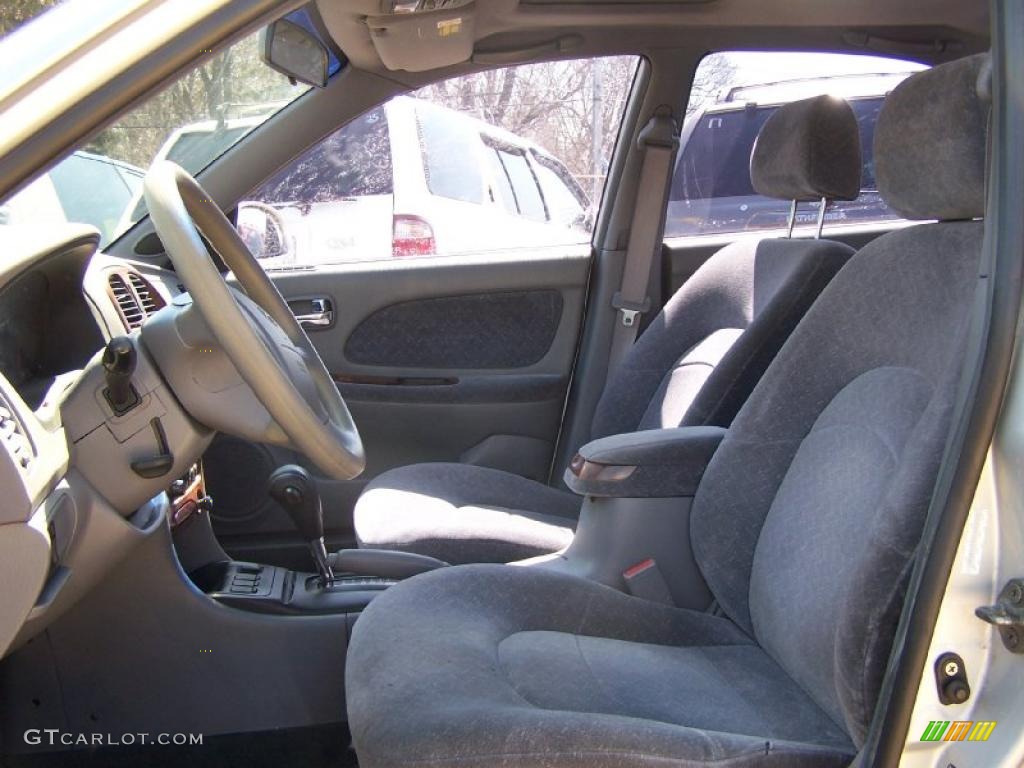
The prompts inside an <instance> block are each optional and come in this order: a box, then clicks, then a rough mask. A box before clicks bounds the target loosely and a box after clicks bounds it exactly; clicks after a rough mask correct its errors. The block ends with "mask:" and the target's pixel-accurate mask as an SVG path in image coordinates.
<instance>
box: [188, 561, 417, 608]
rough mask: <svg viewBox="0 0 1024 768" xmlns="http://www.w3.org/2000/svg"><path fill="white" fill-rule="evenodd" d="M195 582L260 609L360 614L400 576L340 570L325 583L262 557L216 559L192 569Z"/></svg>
mask: <svg viewBox="0 0 1024 768" xmlns="http://www.w3.org/2000/svg"><path fill="white" fill-rule="evenodd" d="M190 576H191V578H192V581H193V583H194V584H195V585H196V586H197V587H199V588H200V589H201V590H202V591H203V592H205V593H206V594H207V595H208V596H209V597H211V598H213V599H214V600H216V601H217V602H219V603H222V604H223V605H228V606H231V607H232V608H238V609H241V610H243V611H254V612H256V613H271V614H279V615H282V614H283V615H287V614H301V615H308V614H325V613H331V614H333V613H347V614H358V613H359V612H361V611H362V610H363V609H364V608H366V606H367V605H369V604H370V601H371V600H373V598H374V597H376V596H377V595H378V594H380V593H381V592H382V591H383V590H385V589H387V588H388V587H390V586H391V585H393V584H396V583H397V582H396V581H395V580H393V579H384V578H380V577H376V576H357V575H339V576H336V577H335V578H334V579H333V580H332V581H331V583H330V584H329V585H328V586H327V587H325V586H324V585H323V584H322V582H321V581H320V577H319V576H315V575H313V574H308V573H301V572H299V571H290V570H287V569H285V568H278V567H276V566H273V565H260V564H258V563H238V562H233V561H229V562H220V563H210V564H209V565H205V566H203V567H202V568H200V569H198V570H196V571H194V572H192V573H191V574H190Z"/></svg>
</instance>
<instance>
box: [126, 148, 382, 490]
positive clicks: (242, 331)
mask: <svg viewBox="0 0 1024 768" xmlns="http://www.w3.org/2000/svg"><path fill="white" fill-rule="evenodd" d="M145 196H146V204H147V206H148V207H149V211H150V214H151V216H152V219H153V223H154V226H155V227H156V230H157V234H158V235H159V236H160V239H161V241H162V242H163V244H164V247H165V248H166V249H167V253H168V256H170V259H171V262H172V263H173V264H174V268H175V271H176V272H177V273H178V276H179V277H180V278H181V280H182V282H183V283H184V284H185V287H186V288H187V289H188V291H189V294H190V295H191V298H192V302H193V305H194V307H195V308H196V309H198V311H199V312H200V313H201V315H202V317H203V319H204V320H205V324H206V326H208V329H209V333H210V334H211V335H212V336H213V338H214V339H215V340H216V342H217V345H218V346H219V348H220V349H222V350H223V352H224V354H225V355H226V357H227V359H228V360H230V363H231V364H232V365H233V366H234V368H235V369H236V371H237V373H238V375H239V376H240V377H241V379H242V380H243V381H244V382H245V384H246V385H247V386H248V388H249V389H250V390H251V391H252V393H253V395H254V396H255V399H256V400H258V401H259V403H260V404H262V406H263V407H264V408H265V409H266V412H267V413H268V414H269V416H270V417H271V418H272V420H273V422H274V424H271V425H266V428H263V427H254V426H253V425H252V424H242V423H238V426H237V431H236V434H237V433H241V434H242V435H243V436H250V435H252V434H253V432H254V431H256V432H259V434H263V435H266V438H265V439H266V440H267V441H268V442H279V440H278V439H276V438H279V437H280V435H279V434H278V432H277V430H275V429H273V427H274V426H279V430H280V431H283V433H284V435H285V436H287V439H288V442H289V443H291V445H292V446H293V447H294V448H296V449H297V450H298V451H299V452H301V453H304V454H305V455H306V456H307V457H308V458H309V459H310V460H311V461H312V462H313V463H315V464H316V465H317V466H318V467H319V468H320V469H321V470H322V471H323V472H324V473H325V474H326V475H328V476H329V477H332V478H336V479H339V480H347V479H351V478H353V477H355V476H357V475H358V474H359V473H360V472H362V470H363V468H364V466H365V455H364V452H363V446H362V441H361V439H360V437H359V430H358V429H357V428H356V425H355V422H354V421H353V420H352V415H351V414H350V413H349V410H348V407H347V406H346V405H345V401H344V400H343V399H342V397H341V393H340V392H339V391H338V389H337V387H336V386H334V384H333V382H332V380H331V376H330V374H329V373H328V371H327V369H326V367H325V366H324V364H323V361H322V360H321V359H320V355H319V354H318V353H317V351H316V348H315V347H314V346H313V344H312V343H311V342H310V340H309V337H308V336H307V335H306V332H305V331H304V330H303V329H302V326H300V325H299V323H298V322H297V321H296V320H295V317H294V315H292V313H291V310H290V309H289V308H288V304H287V302H285V300H284V299H283V298H282V296H281V294H280V293H279V292H278V290H277V288H276V287H275V286H274V284H273V283H272V282H271V280H270V279H269V278H268V277H267V275H266V273H265V272H264V271H263V269H262V268H261V267H260V265H259V264H258V263H257V261H256V259H255V258H254V257H253V256H252V254H251V253H250V252H249V250H248V248H247V247H246V245H245V243H244V242H243V241H242V239H241V237H240V236H239V235H238V233H237V232H236V231H235V229H234V227H233V226H232V225H231V222H229V221H228V220H227V218H226V217H225V216H224V214H223V212H222V211H221V210H220V209H219V208H218V207H217V206H216V205H215V204H214V203H213V202H212V201H211V200H210V198H209V195H207V193H206V192H204V191H203V189H202V187H200V186H199V184H198V182H196V180H195V179H193V178H192V177H191V176H189V175H188V174H187V173H186V172H185V171H184V170H183V169H181V168H180V167H179V166H177V165H175V164H174V163H171V162H168V161H162V162H160V163H157V164H155V165H154V166H153V167H152V168H151V169H150V171H149V173H148V174H147V175H146V180H145ZM200 232H202V234H203V235H204V236H205V237H206V238H207V240H208V241H209V242H210V243H211V245H212V246H213V248H214V249H215V250H216V251H217V254H218V255H219V256H220V258H221V259H222V260H223V261H224V263H225V264H226V265H227V267H228V268H229V269H230V270H231V272H232V273H234V275H235V278H236V279H237V281H238V283H239V285H240V286H241V288H242V289H243V290H241V291H239V290H238V289H236V288H234V287H233V286H230V285H228V283H227V282H226V281H225V280H224V276H223V275H221V274H220V272H219V271H218V270H217V267H216V266H215V264H214V262H213V260H212V259H211V258H210V254H209V252H208V251H207V250H206V246H205V245H204V244H203V240H202V238H201V237H200V234H199V233H200ZM179 311H182V312H184V311H187V310H181V309H180V308H179ZM164 338H166V335H165V337H164ZM164 346H166V344H165V345H164ZM186 346H187V345H186ZM190 349H191V348H190ZM192 351H193V352H194V349H193V350H192ZM184 354H185V353H183V356H184ZM162 356H163V357H167V356H168V355H167V352H166V350H164V354H163V355H162ZM160 357H161V355H157V359H158V365H159V364H160ZM193 357H194V356H193ZM199 359H200V363H199V364H200V365H202V364H203V362H202V361H201V358H199ZM171 364H173V363H171ZM210 364H211V363H210V362H209V361H207V362H206V365H207V367H209V365H210ZM161 368H162V369H163V366H161ZM168 378H169V380H171V377H170V376H168ZM174 380H175V381H177V383H178V387H176V388H175V389H176V394H179V399H180V400H181V401H182V403H183V404H185V405H186V407H188V403H189V402H190V397H189V396H188V394H189V393H183V392H179V391H178V389H180V388H186V387H187V386H188V384H187V380H188V377H181V376H176V377H174ZM172 386H174V382H172ZM191 399H192V400H195V398H191ZM207 399H209V398H207ZM237 410H238V419H248V420H249V421H252V420H253V419H254V415H253V413H252V409H251V408H239V409H237ZM204 412H205V415H206V416H207V421H210V420H211V419H210V418H209V416H210V408H209V406H206V407H205V408H204ZM194 415H196V417H197V419H198V420H199V421H203V418H202V416H201V415H200V414H194ZM215 420H216V423H217V426H218V427H219V428H221V429H223V430H224V431H232V430H231V425H232V420H231V417H230V414H221V413H217V414H216V416H215ZM257 420H258V419H257ZM261 429H262V431H260V430H261Z"/></svg>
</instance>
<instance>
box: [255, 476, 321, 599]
mask: <svg viewBox="0 0 1024 768" xmlns="http://www.w3.org/2000/svg"><path fill="white" fill-rule="evenodd" d="M267 493H268V494H270V497H271V498H272V499H274V501H276V502H277V503H278V504H280V505H281V506H282V507H283V508H284V511H285V512H287V513H288V515H289V517H291V519H292V522H293V523H295V527H296V528H297V529H298V531H299V535H300V536H302V538H303V539H304V540H305V541H306V543H307V544H308V545H309V549H310V552H311V553H312V555H313V560H314V561H315V562H316V566H317V570H318V571H319V572H320V577H321V579H322V580H323V582H324V585H325V586H330V584H331V582H332V581H333V580H334V572H333V570H332V569H331V566H330V564H329V563H328V561H327V549H326V547H325V546H324V513H323V506H322V504H321V503H320V493H319V492H318V491H317V489H316V483H315V481H314V480H313V478H312V477H310V474H309V472H307V471H306V470H305V469H303V468H302V467H300V466H298V465H296V464H286V465H285V466H283V467H279V468H278V469H276V470H275V471H274V473H273V474H272V475H271V476H270V480H269V483H268V485H267Z"/></svg>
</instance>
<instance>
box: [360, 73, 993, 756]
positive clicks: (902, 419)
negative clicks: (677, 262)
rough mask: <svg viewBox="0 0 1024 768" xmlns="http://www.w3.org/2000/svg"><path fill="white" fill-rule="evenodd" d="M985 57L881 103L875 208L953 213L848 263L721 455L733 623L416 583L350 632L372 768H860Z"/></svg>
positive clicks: (942, 403)
mask: <svg viewBox="0 0 1024 768" xmlns="http://www.w3.org/2000/svg"><path fill="white" fill-rule="evenodd" d="M984 64H985V58H984V57H983V56H974V57H971V58H968V59H963V60H960V61H957V62H953V63H950V64H944V65H941V66H939V67H936V68H935V69H932V70H929V71H926V72H923V73H920V74H916V75H913V76H912V77H910V78H908V79H907V80H906V81H904V82H903V83H902V84H900V85H899V86H897V87H896V89H895V90H894V91H893V92H892V94H891V95H890V96H889V97H888V99H887V101H886V104H885V105H884V106H883V108H882V113H881V116H880V117H879V120H878V125H877V128H876V131H875V162H876V168H877V180H878V187H879V191H880V192H881V194H882V196H883V198H884V199H885V200H886V202H888V203H889V205H891V206H892V207H893V208H894V209H895V210H896V211H897V212H898V213H901V214H902V215H904V216H906V217H907V218H911V219H925V220H927V219H938V220H939V221H938V222H937V223H927V224H918V225H916V226H912V227H907V228H902V229H897V230H895V231H893V232H890V233H888V234H886V235H884V236H882V237H880V238H878V239H876V240H873V241H872V242H871V243H869V244H868V245H866V246H865V247H864V248H863V249H861V250H860V252H858V254H857V255H856V256H855V257H854V258H853V259H851V261H850V263H849V264H848V265H847V266H846V268H845V269H843V271H842V272H841V273H840V274H839V275H838V276H837V277H836V279H835V280H833V281H832V283H831V284H830V285H829V286H828V288H826V289H825V291H824V292H823V293H822V295H821V297H820V299H819V300H818V301H817V302H816V303H815V305H814V306H813V307H812V308H811V310H810V311H809V312H808V313H807V315H806V317H805V318H804V320H803V322H801V323H800V326H799V327H798V328H797V329H796V331H794V333H793V335H792V336H791V338H790V339H789V341H788V342H787V343H786V345H785V347H783V349H782V351H781V352H779V354H778V356H777V357H776V358H775V361H774V362H773V363H772V365H771V367H770V368H769V369H768V371H767V373H765V375H764V378H763V379H762V380H761V382H760V384H758V386H757V388H756V389H755V391H754V393H753V394H752V395H751V397H750V399H749V400H748V401H747V403H746V405H745V406H744V407H743V409H742V410H741V411H740V413H739V415H738V416H737V417H736V420H735V421H734V422H733V425H732V427H731V428H730V429H729V432H728V434H727V436H726V437H725V440H724V441H723V442H722V443H721V445H720V446H719V448H718V451H717V452H716V453H715V455H714V457H713V459H712V460H711V464H710V465H709V466H708V469H707V471H706V472H705V474H704V477H703V479H702V480H701V483H700V487H699V489H698V491H697V496H696V498H695V499H694V502H693V508H692V515H691V518H690V541H679V542H678V546H679V548H680V552H681V553H682V552H685V551H686V550H688V549H689V548H690V547H691V546H692V548H693V553H694V555H695V556H696V559H697V562H698V564H699V566H700V569H701V571H702V573H703V576H704V578H705V579H706V581H707V584H708V586H709V587H710V588H711V591H712V592H713V593H714V597H715V599H716V601H717V609H718V610H716V611H714V612H711V611H707V612H701V611H693V610H685V609H680V608H670V607H667V606H664V605H661V604H658V603H654V602H649V601H646V600H642V599H639V598H636V597H629V596H627V595H625V594H622V593H620V592H617V591H615V590H613V589H611V588H609V587H606V586H603V585H601V584H597V583H594V582H588V581H585V580H583V579H580V578H576V577H572V576H568V575H565V574H562V573H558V572H555V571H549V570H546V569H545V568H543V567H536V566H535V567H510V566H503V565H469V566H463V567H459V568H442V569H440V570H438V571H434V572H433V573H428V574H424V575H422V576H417V577H416V578H413V579H410V580H409V581H407V582H405V583H402V584H399V585H397V586H395V587H393V588H391V589H390V590H388V591H387V592H385V593H384V594H383V595H381V596H380V597H378V598H376V599H375V600H374V601H373V602H372V603H371V604H370V606H369V607H368V608H367V610H366V611H365V612H364V613H363V614H362V616H361V617H360V618H359V620H358V622H357V623H356V625H355V628H354V631H353V633H352V641H351V645H350V649H349V654H348V661H347V668H346V676H347V679H346V694H347V702H348V712H349V721H350V724H351V729H352V737H353V740H354V743H355V746H356V752H357V754H358V756H359V764H360V765H361V766H363V768H383V766H389V768H398V767H399V766H417V767H418V768H440V767H441V766H459V768H499V767H500V768H536V767H539V766H544V767H545V768H583V767H584V766H587V767H588V768H612V767H613V766H614V767H616V768H620V767H621V768H625V767H626V766H635V767H636V768H654V767H655V766H676V768H697V766H717V767H718V768H725V767H726V766H728V768H766V767H767V766H775V767H777V768H781V767H782V766H787V767H789V766H792V767H794V768H796V767H804V768H810V766H816V767H820V768H833V767H834V768H840V767H841V766H848V765H849V764H850V762H851V760H853V759H854V757H855V755H856V753H857V751H858V750H859V749H860V748H861V747H862V746H863V745H864V744H865V742H866V740H867V735H868V728H869V724H870V723H871V720H872V717H873V715H874V713H875V709H876V703H877V701H878V698H879V691H880V690H881V688H882V681H883V677H884V674H885V670H886V666H887V664H888V660H889V657H890V653H891V650H892V644H893V638H894V636H895V633H896V627H897V624H898V622H899V618H900V614H901V611H902V608H903V602H904V595H905V594H906V590H907V584H908V582H909V580H910V573H911V570H912V568H913V567H914V565H915V562H916V560H917V557H918V556H919V554H920V540H921V533H922V530H923V528H924V522H925V519H926V516H927V510H928V507H929V503H930V500H931V497H932V494H933V489H934V486H935V482H936V477H937V475H938V472H939V467H940V465H941V462H942V455H943V451H944V449H945V447H946V443H947V439H948V435H949V433H950V431H951V424H952V417H953V413H954V406H955V402H956V400H957V392H958V389H959V384H960V381H961V377H962V367H963V361H964V359H965V350H966V349H967V343H966V340H967V338H968V335H969V331H970V318H971V316H972V313H971V311H970V309H971V307H972V302H973V299H974V298H975V295H976V291H977V287H978V285H979V264H980V254H981V250H982V241H983V235H984V229H985V223H984V222H983V221H979V220H978V219H979V218H980V217H981V216H982V215H983V212H984V208H985V205H984V191H985V183H984V182H985V174H984V169H985V151H986V139H985V126H986V124H987V120H988V117H987V114H986V111H987V110H986V107H985V105H984V103H983V102H982V101H981V99H979V97H978V91H979V89H978V80H979V78H980V77H982V76H983V75H982V73H983V72H984V71H985V66H984ZM985 90H987V86H986V88H985ZM943 762H945V761H943Z"/></svg>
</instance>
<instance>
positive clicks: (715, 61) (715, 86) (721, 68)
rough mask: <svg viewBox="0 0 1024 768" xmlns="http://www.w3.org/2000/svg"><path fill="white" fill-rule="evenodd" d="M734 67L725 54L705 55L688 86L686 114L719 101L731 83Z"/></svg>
mask: <svg viewBox="0 0 1024 768" xmlns="http://www.w3.org/2000/svg"><path fill="white" fill-rule="evenodd" d="M735 76H736V67H735V65H733V64H732V62H730V61H729V58H728V56H727V55H726V54H723V53H712V54H711V55H709V56H705V57H704V59H703V60H702V61H701V63H700V66H698V67H697V72H696V74H695V75H694V78H693V85H692V86H691V87H690V98H689V100H688V101H687V103H686V116H687V117H689V116H690V115H692V114H693V113H694V112H696V111H697V110H699V109H701V108H703V107H706V106H709V105H711V104H714V103H715V102H717V101H720V100H721V99H722V98H723V97H724V96H725V91H726V90H727V89H728V88H729V87H730V86H731V85H733V79H734V77H735Z"/></svg>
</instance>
